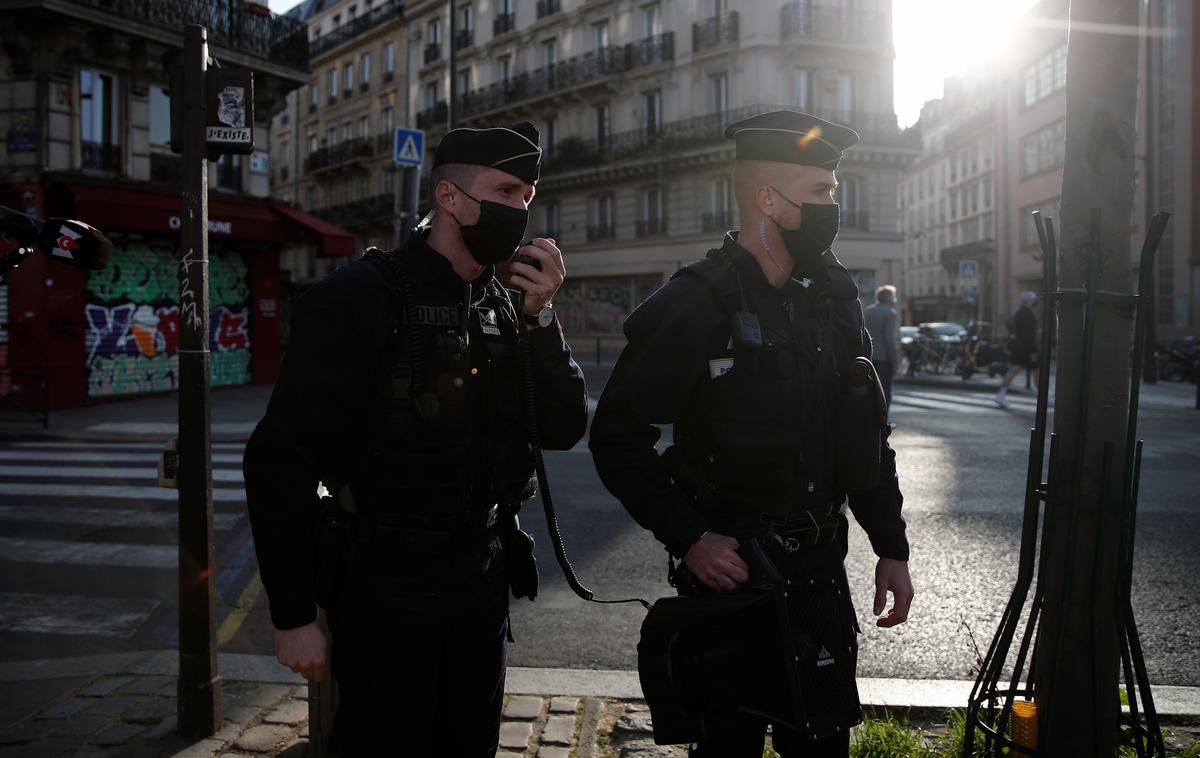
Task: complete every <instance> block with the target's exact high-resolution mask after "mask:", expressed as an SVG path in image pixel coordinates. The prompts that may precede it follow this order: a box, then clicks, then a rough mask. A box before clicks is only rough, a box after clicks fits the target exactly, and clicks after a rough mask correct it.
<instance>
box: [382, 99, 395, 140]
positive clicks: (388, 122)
mask: <svg viewBox="0 0 1200 758" xmlns="http://www.w3.org/2000/svg"><path fill="white" fill-rule="evenodd" d="M395 119H396V111H395V109H394V108H392V106H390V105H385V106H384V107H383V111H382V112H381V114H380V120H381V121H382V123H381V124H380V131H381V132H382V133H383V134H388V135H390V134H391V133H392V130H393V129H395V123H396V122H395Z"/></svg>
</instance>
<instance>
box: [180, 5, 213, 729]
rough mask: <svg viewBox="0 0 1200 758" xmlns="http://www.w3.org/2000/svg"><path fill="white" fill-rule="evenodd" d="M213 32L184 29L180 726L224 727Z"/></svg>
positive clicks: (193, 27)
mask: <svg viewBox="0 0 1200 758" xmlns="http://www.w3.org/2000/svg"><path fill="white" fill-rule="evenodd" d="M207 70H208V32H207V30H206V29H205V28H204V27H202V26H195V25H190V26H188V27H187V29H186V30H185V32H184V42H183V76H182V92H172V93H171V96H172V97H175V98H179V97H181V98H182V110H181V113H180V115H181V116H182V118H181V119H180V122H179V125H178V126H179V133H180V136H181V138H182V143H183V158H182V160H181V164H182V166H181V167H182V185H183V186H182V190H183V191H182V198H181V201H182V209H183V212H182V213H180V214H179V215H180V234H179V242H180V258H179V328H180V337H179V443H178V444H179V690H178V692H179V705H178V707H179V714H178V716H179V731H180V732H181V733H182V734H185V735H188V736H197V737H206V736H208V735H211V734H214V733H215V732H216V731H217V729H218V728H220V726H221V677H220V675H219V674H218V673H217V640H216V636H217V635H216V562H215V560H214V558H213V531H212V510H213V500H212V438H211V420H212V418H211V408H210V405H209V390H208V384H209V355H208V344H209V337H208V306H209V300H208V148H207V145H206V137H205V134H206V129H205V125H206V122H207V120H208V117H207V110H208V107H207V102H206V100H207V86H206V84H207V80H206V77H207Z"/></svg>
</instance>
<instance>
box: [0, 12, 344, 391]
mask: <svg viewBox="0 0 1200 758" xmlns="http://www.w3.org/2000/svg"><path fill="white" fill-rule="evenodd" d="M16 6H20V7H16ZM187 23H200V24H203V25H205V26H206V27H207V28H208V29H209V37H208V39H209V51H210V55H211V56H212V57H213V58H215V59H217V60H218V61H219V62H220V63H221V65H224V66H230V67H238V68H247V69H250V70H252V71H253V73H254V76H255V84H256V88H255V94H256V102H255V104H256V106H257V108H256V115H257V116H258V117H259V118H258V123H256V124H254V131H255V144H256V145H257V146H259V148H260V149H259V150H258V151H257V152H255V153H254V154H253V155H249V156H225V157H223V158H221V160H220V161H219V162H217V163H214V164H210V169H209V182H210V193H209V194H210V201H209V214H210V218H209V235H210V246H209V272H210V294H211V306H212V310H211V312H210V314H209V317H210V325H211V331H212V341H211V344H210V349H211V351H212V359H211V362H212V367H213V368H212V371H213V375H212V380H213V384H216V385H221V384H245V383H249V382H258V383H269V382H272V381H274V377H275V371H276V367H277V365H278V361H279V355H280V340H279V335H280V309H279V299H278V289H279V273H278V266H279V264H278V261H279V256H280V253H281V251H282V249H283V248H285V247H286V246H288V245H308V246H309V247H310V248H311V247H313V246H316V249H317V250H318V251H320V250H322V249H324V250H325V251H326V252H344V253H348V252H350V250H349V246H345V245H344V246H342V249H340V250H335V249H334V248H337V247H338V244H337V240H336V239H329V240H327V239H326V237H324V236H322V234H321V231H320V230H316V229H314V228H313V227H312V225H311V224H310V223H309V221H310V219H308V218H307V217H305V216H304V215H303V214H299V213H298V212H295V211H294V210H293V209H290V208H286V207H285V208H282V209H281V208H279V207H277V206H276V204H274V203H272V202H271V201H270V200H269V198H268V197H267V195H268V193H269V189H270V188H269V182H268V171H269V159H268V153H267V151H266V149H265V147H266V143H267V130H266V118H265V114H267V113H270V112H272V111H273V110H274V109H276V108H277V107H278V105H279V103H280V102H281V100H282V98H283V96H284V94H285V93H286V92H287V91H288V90H290V89H293V88H295V87H297V86H299V85H301V84H302V83H304V82H305V81H307V79H308V73H307V68H308V49H307V46H306V45H305V39H304V30H303V28H302V27H300V26H299V25H298V24H296V23H295V22H292V21H290V20H288V19H284V18H280V17H277V16H274V15H272V14H270V13H269V11H268V10H267V9H266V7H265V6H264V5H259V4H253V3H249V2H243V1H242V0H233V2H231V3H227V4H223V5H222V6H221V7H220V9H215V7H211V8H210V7H208V6H203V5H197V4H195V3H190V2H187V0H151V1H150V2H149V3H146V2H138V3H134V2H132V0H129V1H126V0H115V1H114V2H104V3H98V2H96V3H94V2H89V1H88V0H68V1H67V2H50V0H20V2H17V3H16V4H14V3H8V4H6V5H5V10H4V11H3V12H0V103H3V104H4V106H3V109H2V110H0V131H3V132H4V133H5V134H6V135H7V144H6V148H7V150H6V152H5V153H4V155H3V158H2V159H0V166H2V167H3V181H2V183H0V204H4V205H8V206H11V207H15V208H17V209H19V210H23V211H25V212H26V213H30V214H33V215H36V216H39V217H47V216H67V217H76V218H80V219H82V220H84V221H87V222H90V223H92V224H93V225H95V226H97V227H99V228H100V229H101V230H102V231H103V232H105V233H106V234H107V235H108V236H109V237H110V238H111V239H112V240H113V242H114V245H115V250H114V253H113V257H112V260H111V262H110V263H109V265H108V266H107V267H106V268H105V269H104V270H102V271H99V272H87V273H85V272H82V271H77V270H73V269H69V268H66V267H63V266H60V265H58V264H55V263H54V262H52V261H50V260H48V259H46V258H44V257H42V256H35V257H33V258H31V259H30V260H29V261H28V262H27V263H25V264H24V265H22V266H21V267H20V269H19V270H16V271H13V272H12V273H11V274H10V275H9V277H8V281H7V282H5V283H4V285H3V288H4V289H5V290H6V292H5V294H6V295H7V309H6V310H7V312H6V313H5V314H4V316H5V317H6V319H7V329H5V330H4V331H3V344H0V356H2V358H0V364H2V366H0V368H2V370H0V376H2V377H3V379H2V382H3V384H4V386H3V387H0V393H3V394H9V392H10V391H12V389H13V388H14V386H22V387H27V386H30V385H34V384H41V383H45V384H47V385H48V389H49V396H50V402H51V406H52V407H63V406H70V405H77V404H80V403H83V402H86V401H88V400H90V399H95V398H100V397H104V396H109V395H119V394H131V393H141V392H153V391H164V390H172V389H174V388H175V387H176V375H177V367H178V355H177V353H178V347H179V345H178V342H179V338H178V324H179V308H178V282H177V277H178V274H177V269H178V264H177V262H176V261H177V258H178V244H179V234H178V230H179V228H180V216H181V213H182V210H181V207H180V197H179V180H178V178H179V157H178V156H176V155H175V154H173V153H172V152H171V149H170V141H171V140H170V135H171V119H170V111H171V108H170V93H169V90H168V87H169V82H170V73H171V71H172V69H173V68H174V67H175V66H177V65H179V64H180V63H181V57H182V43H183V34H182V27H183V25H184V24H187ZM311 221H316V220H315V219H312V220H311ZM317 223H319V222H317ZM326 231H328V230H326ZM326 241H328V242H330V246H328V247H324V248H323V247H322V246H323V245H324V244H325V242H326Z"/></svg>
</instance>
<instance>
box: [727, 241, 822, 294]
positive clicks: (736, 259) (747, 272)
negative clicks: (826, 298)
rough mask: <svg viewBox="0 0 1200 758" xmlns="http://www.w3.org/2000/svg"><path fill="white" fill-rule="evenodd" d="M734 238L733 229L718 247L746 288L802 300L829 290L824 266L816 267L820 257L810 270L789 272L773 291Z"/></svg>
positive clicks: (751, 258) (757, 264) (751, 257)
mask: <svg viewBox="0 0 1200 758" xmlns="http://www.w3.org/2000/svg"><path fill="white" fill-rule="evenodd" d="M737 235H738V232H737V231H736V230H735V231H732V232H727V233H726V234H725V244H724V245H722V246H721V252H722V253H723V254H724V255H725V256H726V257H727V258H728V260H729V261H730V263H732V264H733V265H734V267H735V268H736V269H737V270H738V273H739V274H740V275H741V277H742V282H743V283H745V284H746V285H747V286H749V287H751V288H753V289H754V290H763V291H767V290H770V291H774V292H777V293H779V294H780V295H787V296H790V297H805V298H816V297H817V296H819V295H821V294H824V293H825V292H828V291H829V275H828V274H827V273H826V271H825V266H823V265H820V261H823V258H822V259H818V265H817V266H816V268H815V270H814V271H811V272H809V271H800V270H796V271H793V272H792V276H791V278H790V279H788V281H787V282H785V283H784V285H783V287H782V288H780V289H776V288H775V286H774V285H772V284H771V283H770V282H769V281H768V280H767V275H766V274H764V273H763V270H762V266H760V265H759V263H758V259H756V258H755V257H754V254H753V253H751V252H750V251H749V250H747V249H746V248H744V247H742V246H741V245H740V244H738V242H737ZM805 280H807V281H808V283H809V284H808V286H807V287H806V286H805V285H804V282H805Z"/></svg>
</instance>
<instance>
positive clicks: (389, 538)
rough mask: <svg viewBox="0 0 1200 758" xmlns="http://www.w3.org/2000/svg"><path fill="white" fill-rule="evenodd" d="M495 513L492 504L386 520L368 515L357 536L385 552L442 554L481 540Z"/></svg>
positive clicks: (363, 520)
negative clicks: (439, 514)
mask: <svg viewBox="0 0 1200 758" xmlns="http://www.w3.org/2000/svg"><path fill="white" fill-rule="evenodd" d="M495 516H496V507H495V506H492V507H491V508H488V509H486V510H483V509H480V510H474V509H472V510H467V511H462V512H460V513H458V514H454V515H449V516H437V517H426V516H418V515H415V514H414V515H411V516H408V517H396V518H389V519H386V520H385V519H376V518H371V517H369V516H368V517H367V518H364V519H362V521H361V522H360V529H359V540H360V541H361V542H362V543H364V544H366V545H367V546H368V547H370V548H374V549H378V550H385V551H388V552H393V551H403V552H409V553H418V554H422V555H437V554H444V553H446V552H448V551H451V550H453V549H454V548H456V547H462V546H466V545H469V544H470V543H472V542H474V541H480V542H481V541H483V540H484V539H485V535H486V534H487V529H488V527H489V526H491V524H493V523H495Z"/></svg>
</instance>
